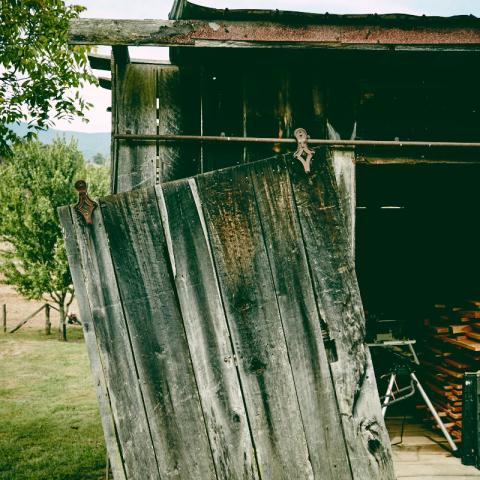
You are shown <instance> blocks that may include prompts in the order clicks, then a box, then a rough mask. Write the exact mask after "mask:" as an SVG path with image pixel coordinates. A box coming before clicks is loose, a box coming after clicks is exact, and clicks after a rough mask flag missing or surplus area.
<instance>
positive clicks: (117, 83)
mask: <svg viewBox="0 0 480 480" xmlns="http://www.w3.org/2000/svg"><path fill="white" fill-rule="evenodd" d="M129 63H130V54H129V52H128V46H127V45H113V46H112V53H111V55H110V70H111V72H112V73H111V76H112V90H111V106H110V109H111V111H112V137H111V139H110V155H111V164H112V171H111V173H110V175H111V176H110V189H111V192H112V193H115V192H116V191H117V180H118V178H117V177H118V152H119V148H118V147H119V144H118V142H117V141H116V139H115V138H114V135H115V134H116V133H119V122H118V110H119V108H120V110H121V109H122V107H119V105H118V104H119V102H120V94H121V92H122V89H123V82H124V80H125V74H126V70H127V65H128V64H129Z"/></svg>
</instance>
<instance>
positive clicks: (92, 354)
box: [58, 207, 126, 480]
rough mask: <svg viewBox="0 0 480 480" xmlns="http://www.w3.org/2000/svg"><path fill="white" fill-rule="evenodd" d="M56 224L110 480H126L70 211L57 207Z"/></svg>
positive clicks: (66, 208) (67, 208)
mask: <svg viewBox="0 0 480 480" xmlns="http://www.w3.org/2000/svg"><path fill="white" fill-rule="evenodd" d="M58 214H59V217H60V222H61V224H62V227H63V238H64V241H65V247H66V250H67V257H68V262H69V265H70V272H71V275H72V279H73V282H74V285H75V294H76V297H77V302H78V305H79V308H80V315H81V319H82V328H83V337H84V339H85V346H86V348H87V353H88V359H89V361H90V369H91V371H92V377H93V381H94V384H95V391H96V394H97V401H98V407H99V410H100V418H101V421H102V427H103V435H104V437H105V444H106V446H107V454H108V458H109V459H110V465H111V468H112V474H113V478H114V480H126V473H125V467H124V464H123V457H122V453H121V445H120V443H119V438H118V436H117V431H116V426H115V420H114V418H113V412H112V407H111V405H110V396H109V392H108V389H107V384H106V381H105V376H104V372H103V367H102V364H101V359H100V354H99V351H98V346H97V339H96V334H95V328H94V325H93V319H92V312H91V310H90V303H89V300H88V298H87V291H86V288H85V279H84V277H83V272H82V269H81V259H80V252H79V250H78V245H77V240H76V238H75V230H74V227H73V222H72V217H71V212H70V208H69V207H61V208H59V210H58Z"/></svg>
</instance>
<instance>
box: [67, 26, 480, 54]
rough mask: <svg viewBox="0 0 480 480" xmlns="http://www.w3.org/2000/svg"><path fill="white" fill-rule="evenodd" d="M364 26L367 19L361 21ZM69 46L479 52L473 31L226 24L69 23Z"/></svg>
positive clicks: (477, 30)
mask: <svg viewBox="0 0 480 480" xmlns="http://www.w3.org/2000/svg"><path fill="white" fill-rule="evenodd" d="M365 20H367V18H366V19H365ZM68 41H69V43H71V44H89V45H92V44H93V45H135V46H140V45H142V46H166V47H202V48H205V47H215V48H219V47H228V48H233V47H243V48H272V47H278V48H324V49H329V48H337V49H338V48H340V49H354V50H355V49H357V50H358V49H360V50H421V51H425V50H427V51H432V50H433V51H457V50H467V51H472V50H480V23H477V26H462V25H450V26H437V25H431V24H424V25H420V24H419V25H415V26H412V25H402V24H390V25H389V24H375V23H372V22H371V23H365V24H363V22H362V23H351V22H349V23H347V22H344V23H339V22H338V21H335V22H330V23H316V24H313V23H306V24H302V23H287V22H272V21H270V22H267V21H259V20H254V21H230V20H216V21H214V20H211V21H208V20H104V19H77V20H73V21H72V22H71V23H70V28H69V35H68Z"/></svg>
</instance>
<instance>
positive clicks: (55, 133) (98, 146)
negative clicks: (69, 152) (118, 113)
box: [13, 124, 110, 161]
mask: <svg viewBox="0 0 480 480" xmlns="http://www.w3.org/2000/svg"><path fill="white" fill-rule="evenodd" d="M13 130H14V131H15V133H17V135H22V136H23V135H25V134H26V133H27V126H26V125H25V124H21V125H18V126H17V125H15V126H14V127H13ZM56 137H65V138H66V139H67V140H70V139H72V138H73V139H75V140H76V141H77V144H78V149H79V150H80V151H81V152H82V153H83V156H84V157H85V159H86V160H87V161H89V160H91V159H92V157H93V156H94V155H95V154H96V153H101V154H102V155H104V156H105V157H107V158H109V157H110V132H101V133H84V132H73V131H65V130H55V129H53V128H51V129H49V130H47V131H45V132H40V133H39V134H38V139H39V140H40V141H41V142H43V143H52V141H53V139H54V138H56Z"/></svg>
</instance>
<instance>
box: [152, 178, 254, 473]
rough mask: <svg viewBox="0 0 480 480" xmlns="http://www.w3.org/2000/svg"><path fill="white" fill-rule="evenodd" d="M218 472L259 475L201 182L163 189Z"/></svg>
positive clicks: (165, 222)
mask: <svg viewBox="0 0 480 480" xmlns="http://www.w3.org/2000/svg"><path fill="white" fill-rule="evenodd" d="M157 198H158V201H159V206H160V212H161V214H162V220H163V225H164V230H165V232H166V234H167V238H170V240H171V245H172V246H173V249H172V250H171V252H170V255H171V257H172V258H171V263H172V265H174V272H175V274H174V279H175V285H176V287H177V294H178V300H179V303H180V309H181V312H182V317H183V322H184V325H185V330H186V335H187V340H188V344H189V349H190V353H191V357H192V362H193V368H194V370H195V376H196V378H197V382H198V385H199V394H200V400H201V403H202V409H203V412H204V416H205V423H206V426H207V429H208V434H209V438H210V444H211V447H212V452H213V458H214V461H215V464H216V467H217V468H216V470H217V473H218V477H219V478H221V479H229V480H236V479H238V480H241V479H245V480H246V479H258V478H259V475H258V468H257V464H256V458H255V455H254V449H253V445H252V440H251V436H250V435H251V434H250V430H249V425H248V419H247V416H246V412H245V407H244V402H243V397H242V393H241V387H240V383H239V378H238V375H237V370H236V367H235V359H234V353H233V349H232V345H231V341H230V334H229V331H228V327H227V323H226V319H225V313H224V311H223V305H222V300H221V297H220V291H219V287H218V283H217V278H216V273H215V268H214V264H213V259H212V255H211V251H210V245H209V243H208V238H207V231H206V225H205V220H204V218H203V213H202V211H201V206H200V204H199V199H198V193H197V191H196V184H195V182H194V181H193V180H192V179H190V180H184V181H179V182H172V183H169V184H165V185H163V187H158V188H157Z"/></svg>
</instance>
